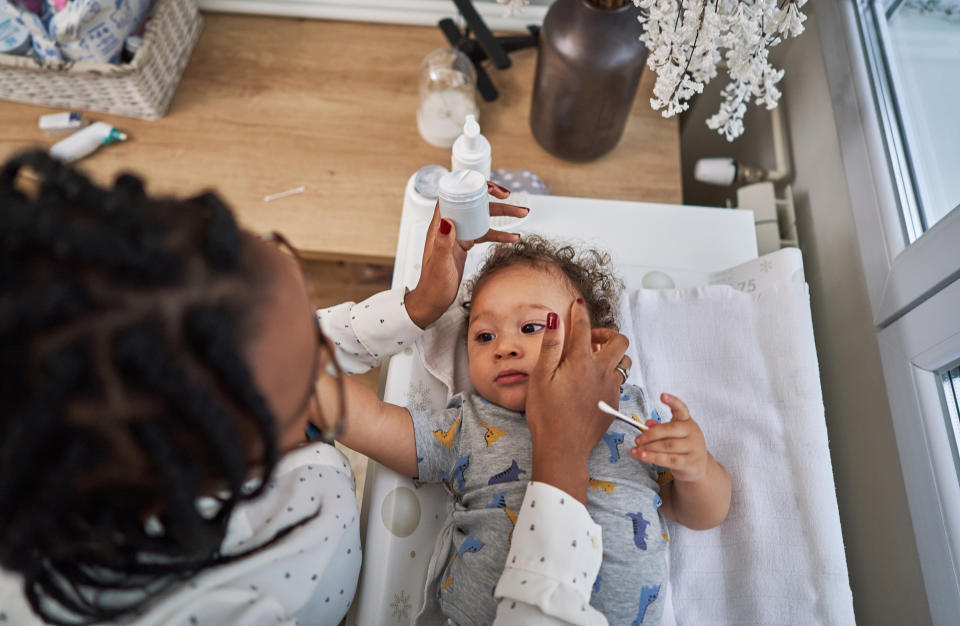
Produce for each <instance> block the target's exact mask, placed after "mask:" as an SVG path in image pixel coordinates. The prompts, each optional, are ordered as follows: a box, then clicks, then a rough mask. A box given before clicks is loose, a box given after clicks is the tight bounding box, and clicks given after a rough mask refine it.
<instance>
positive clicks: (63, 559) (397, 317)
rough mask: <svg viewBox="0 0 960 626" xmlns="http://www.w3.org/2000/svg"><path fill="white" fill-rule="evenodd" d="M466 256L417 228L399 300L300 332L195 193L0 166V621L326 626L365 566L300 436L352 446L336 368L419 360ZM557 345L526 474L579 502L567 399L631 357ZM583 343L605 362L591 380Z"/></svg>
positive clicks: (285, 285)
mask: <svg viewBox="0 0 960 626" xmlns="http://www.w3.org/2000/svg"><path fill="white" fill-rule="evenodd" d="M29 174H32V176H31V177H32V178H33V179H34V180H33V181H32V184H31V181H30V180H25V179H27V178H28V176H27V175H29ZM491 193H493V194H494V195H495V196H497V197H498V198H504V197H506V195H507V193H508V192H506V190H503V189H502V188H497V187H496V186H492V187H491ZM526 211H527V209H522V208H520V207H514V206H512V205H507V204H501V203H491V212H492V213H493V214H499V215H516V216H521V215H525V214H526ZM515 238H516V235H510V234H506V233H500V232H498V231H490V232H489V233H488V234H487V235H486V236H485V237H484V238H483V239H481V240H478V241H487V240H489V241H512V240H515ZM470 245H472V243H470V244H464V243H462V242H457V241H456V239H455V231H454V229H453V227H452V224H451V223H450V222H448V221H446V220H441V219H440V218H439V215H438V214H435V215H434V219H433V222H432V223H431V225H430V227H429V230H428V234H427V239H426V244H425V249H424V260H423V271H422V276H423V277H424V279H423V280H422V281H421V283H420V284H418V286H417V288H416V289H414V290H413V291H409V292H406V291H405V290H394V291H387V292H384V293H380V294H377V295H375V296H373V297H371V298H369V299H368V300H366V301H364V302H361V303H344V304H342V305H338V306H336V307H332V308H330V309H326V310H324V311H319V312H316V315H314V314H313V312H312V309H311V306H310V296H309V281H308V280H306V277H305V275H304V273H303V267H302V264H301V263H300V260H299V257H298V256H297V253H296V251H295V250H294V249H293V248H292V246H290V244H289V243H288V242H287V241H286V239H284V238H283V237H282V236H281V235H279V234H272V235H269V236H267V237H260V236H256V235H253V234H251V233H249V232H246V231H244V230H242V229H241V228H239V227H238V225H237V224H236V222H235V220H234V218H233V215H232V213H231V211H230V210H229V209H228V208H227V207H226V206H225V205H224V204H223V203H222V202H221V201H220V200H219V199H218V197H217V196H216V195H214V194H212V193H206V194H203V195H200V196H197V197H194V198H190V199H185V200H175V199H169V198H152V197H150V196H148V195H147V194H146V193H145V191H144V188H143V185H142V183H141V181H140V180H139V179H138V178H136V177H134V176H130V175H123V176H120V177H119V178H117V180H116V181H115V183H114V184H113V186H112V187H111V188H102V187H99V186H97V185H95V184H93V183H91V182H90V181H89V180H88V179H87V178H86V177H85V176H83V175H82V174H80V173H79V172H77V171H76V170H74V169H72V168H70V167H68V166H65V165H63V164H60V163H58V162H56V161H54V160H52V159H50V158H49V157H47V156H46V155H44V154H41V153H39V152H29V153H25V154H22V155H20V156H17V157H14V158H13V159H11V160H10V161H8V162H7V163H6V164H4V165H3V166H2V169H0V372H2V373H3V375H2V376H0V567H2V568H3V569H4V570H7V571H9V572H12V573H13V574H15V575H16V576H17V578H18V579H19V580H20V581H21V584H20V586H19V587H18V590H19V593H18V594H17V595H20V594H22V597H14V594H12V593H11V592H10V589H11V587H10V586H9V585H5V586H2V587H0V626H5V624H4V623H5V622H6V623H16V624H20V623H28V622H27V621H26V620H28V619H29V620H31V621H30V622H29V623H34V622H35V621H36V619H37V617H36V616H39V617H40V618H42V619H43V620H44V621H46V622H49V623H56V624H79V623H102V622H110V623H123V624H128V623H135V624H184V625H187V624H234V625H241V624H250V625H254V624H274V623H286V624H293V623H303V624H328V623H332V624H335V623H337V622H338V621H340V619H341V618H342V617H343V616H344V614H345V613H346V610H347V608H348V607H349V605H350V603H351V601H352V598H353V595H354V593H355V590H356V582H357V577H358V573H359V566H360V543H359V526H358V524H359V520H358V514H357V507H356V499H355V496H354V491H353V488H354V487H353V484H352V481H353V477H352V474H351V472H350V468H349V465H348V464H347V462H346V460H345V459H344V457H343V455H341V454H340V453H339V452H338V451H336V449H335V448H333V447H332V446H330V445H328V444H327V443H322V442H318V443H309V442H307V437H306V436H305V432H308V431H309V432H311V433H312V434H313V435H314V437H311V438H316V437H317V436H322V437H323V438H324V439H325V440H326V441H328V442H329V441H332V440H333V438H335V437H336V436H337V435H338V434H339V432H341V431H342V429H344V428H349V424H344V423H343V420H342V418H343V416H344V415H345V411H344V406H343V402H344V400H343V398H344V396H343V394H342V393H341V381H342V378H341V377H342V375H343V372H348V373H354V372H361V371H364V370H366V369H369V368H370V367H373V366H375V365H376V364H377V363H379V361H380V360H381V359H383V358H384V357H386V356H389V354H391V353H392V352H395V351H396V350H399V349H402V348H403V347H404V346H406V345H409V344H410V343H412V342H413V341H415V340H416V338H417V337H418V336H419V333H420V332H422V329H423V328H425V327H426V326H428V325H429V324H430V323H432V322H433V321H434V320H436V319H437V318H438V317H439V316H440V315H441V314H442V313H443V312H444V311H445V310H446V308H447V307H448V306H449V304H450V303H452V301H453V299H454V298H455V296H456V293H457V288H458V285H459V282H460V279H461V277H462V273H463V265H464V260H465V256H466V251H467V250H468V249H469V247H470ZM575 331H576V329H571V331H570V332H568V337H567V339H566V343H567V347H568V349H569V346H570V345H571V344H572V343H574V342H577V345H578V346H579V345H580V344H583V345H584V346H586V351H585V352H583V351H581V350H579V349H578V350H570V352H571V354H572V353H574V352H575V353H576V358H574V357H573V356H570V357H568V358H563V359H561V356H560V351H561V348H563V346H564V341H565V340H564V338H563V335H562V334H561V335H559V336H558V339H557V341H555V342H554V344H555V347H556V350H555V354H554V355H552V356H551V357H550V358H551V359H553V361H552V362H551V364H550V368H548V369H549V373H550V375H545V376H543V377H542V380H541V381H540V384H541V387H543V389H544V391H543V392H542V393H540V394H539V395H538V394H537V393H533V392H532V395H531V398H532V402H533V407H534V408H532V409H529V410H528V411H529V413H530V414H531V416H532V417H531V418H530V419H534V420H536V419H538V417H537V416H538V414H539V415H542V416H544V418H543V419H546V417H545V416H549V418H550V420H551V421H552V422H554V423H556V422H557V420H561V421H565V423H567V424H569V425H570V426H571V430H570V434H569V436H568V435H564V436H562V437H558V438H555V439H553V440H551V441H547V440H546V439H545V438H543V439H542V440H541V441H540V442H539V448H538V445H537V444H538V442H535V446H534V447H535V453H534V459H535V462H534V468H533V474H534V480H539V481H541V482H543V483H546V485H545V487H547V488H554V487H558V488H560V489H564V490H565V491H566V492H567V493H570V494H572V495H573V496H574V497H575V498H578V496H579V492H580V490H581V488H582V490H583V492H584V494H585V491H586V478H584V479H583V480H582V481H581V480H580V478H579V477H577V476H574V474H575V472H573V471H571V467H572V468H574V469H576V467H577V464H576V463H575V462H574V463H571V458H577V453H578V451H579V449H580V448H584V449H585V450H586V451H587V452H589V450H590V449H592V446H593V444H594V443H596V441H597V440H599V437H600V435H601V434H602V433H603V431H604V430H605V429H606V424H607V423H608V420H605V419H603V418H599V417H597V418H596V419H583V416H584V415H589V416H590V417H591V418H594V417H596V413H597V411H596V410H594V409H592V408H590V407H589V404H588V403H589V401H590V399H592V395H593V394H590V393H584V392H583V388H581V389H580V390H578V391H577V392H576V393H575V394H574V395H575V397H573V398H572V397H571V394H572V393H573V389H572V387H573V386H572V385H570V384H569V382H570V381H573V380H577V381H578V382H579V383H580V384H581V385H582V384H583V383H584V381H591V380H593V381H597V384H598V385H599V384H600V382H601V381H604V382H606V381H607V379H611V380H617V381H619V379H618V378H617V376H618V375H617V374H616V373H615V371H614V365H615V364H616V362H617V361H618V360H619V358H620V356H622V354H623V351H624V350H625V348H626V345H625V339H624V338H622V336H620V335H616V334H609V333H608V334H604V335H596V334H594V336H593V337H591V336H590V335H591V333H590V331H589V325H588V323H587V326H586V335H584V331H583V329H581V330H580V333H579V337H578V339H575V338H574V337H575V336H577V333H576V332H575ZM594 333H596V331H594ZM590 341H593V342H594V343H598V342H599V343H604V344H606V345H607V346H609V349H608V350H606V351H601V354H605V353H609V354H606V356H604V358H603V360H602V363H599V364H598V357H597V356H595V355H593V354H591V351H590V348H589V342H590ZM547 343H548V341H546V340H545V345H546V344H547ZM545 352H546V349H545ZM617 353H618V354H617ZM614 357H615V358H614ZM609 359H613V364H609V363H607V361H608V360H609ZM545 367H546V366H545ZM544 371H545V372H547V370H546V369H545V370H544ZM531 384H533V383H531ZM561 388H562V389H561ZM568 388H569V389H568ZM597 395H599V391H598V393H597ZM538 398H542V400H540V401H538ZM594 406H595V401H594ZM536 407H540V410H539V411H537V409H536ZM591 438H592V440H591ZM581 442H583V443H581ZM537 449H539V450H540V455H539V457H538V456H537V452H536V450H537ZM571 450H572V452H571ZM538 458H539V461H538V460H537V459H538ZM581 482H582V484H581ZM532 484H536V483H532ZM549 485H554V487H549ZM558 493H562V492H559V491H558ZM584 515H585V513H584ZM587 519H589V518H587ZM585 523H586V522H585ZM590 528H592V524H591V525H590ZM596 566H597V567H599V562H597V563H596ZM576 567H578V568H579V567H580V566H579V565H577V566H576ZM587 567H589V568H592V567H593V565H592V564H590V565H587ZM508 569H509V568H508ZM5 576H6V577H8V578H9V576H10V574H7V575H5ZM510 597H511V594H510V592H509V591H507V592H506V593H505V594H504V598H505V600H506V599H510ZM586 598H587V601H589V593H587V596H586ZM24 599H25V600H26V602H27V603H28V604H29V607H30V609H31V610H32V612H33V614H35V615H29V614H27V613H24V612H20V613H17V608H16V607H15V604H16V602H17V601H19V602H20V604H21V610H22V605H23V601H24ZM517 601H519V602H520V603H521V608H522V607H523V606H526V604H525V603H530V604H535V603H533V602H532V601H531V600H529V599H528V598H525V597H522V596H518V597H517V598H516V601H514V602H513V604H514V605H516V602H517ZM541 609H542V607H541ZM541 609H537V608H536V607H535V606H534V608H533V609H532V610H533V612H534V613H537V612H538V611H541Z"/></svg>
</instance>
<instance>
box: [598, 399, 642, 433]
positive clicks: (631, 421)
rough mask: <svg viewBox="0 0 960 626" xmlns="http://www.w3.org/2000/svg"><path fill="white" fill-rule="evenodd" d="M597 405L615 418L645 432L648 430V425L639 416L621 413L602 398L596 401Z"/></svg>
mask: <svg viewBox="0 0 960 626" xmlns="http://www.w3.org/2000/svg"><path fill="white" fill-rule="evenodd" d="M597 406H598V407H600V410H601V411H603V412H604V413H607V414H609V415H612V416H614V417H615V418H617V419H619V420H622V421H624V422H626V423H628V424H630V425H631V426H633V427H634V428H637V429H639V430H641V431H642V432H647V431H648V430H650V427H649V426H647V425H646V424H644V423H643V422H641V421H640V418H638V417H631V416H628V415H624V414H623V413H621V412H620V411H618V410H616V409H615V408H613V407H612V406H610V405H609V404H607V403H606V402H604V401H603V400H601V401H600V402H597Z"/></svg>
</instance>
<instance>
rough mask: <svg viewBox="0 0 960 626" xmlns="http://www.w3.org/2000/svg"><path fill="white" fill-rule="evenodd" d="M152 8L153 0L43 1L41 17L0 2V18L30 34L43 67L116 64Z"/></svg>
mask: <svg viewBox="0 0 960 626" xmlns="http://www.w3.org/2000/svg"><path fill="white" fill-rule="evenodd" d="M152 5H153V0H70V1H69V2H68V1H66V0H46V1H45V3H44V6H43V16H42V17H41V16H38V15H36V14H35V13H33V12H31V11H29V10H27V9H26V8H24V7H22V6H20V5H19V4H17V3H14V2H12V1H11V0H0V16H5V17H8V18H12V19H13V20H15V21H16V22H17V23H18V24H20V25H22V26H23V27H25V28H26V29H27V30H28V31H29V32H30V36H31V38H32V42H33V52H34V54H35V55H36V56H37V58H39V59H40V61H41V62H42V63H43V64H45V65H57V64H59V63H62V62H65V61H92V62H95V63H116V62H118V61H119V60H120V53H121V51H122V50H123V44H124V41H125V40H126V38H127V37H129V36H131V35H133V34H135V33H136V32H137V31H138V30H139V28H140V26H141V24H142V23H143V21H144V19H146V17H147V13H148V12H149V11H150V8H151V6H152Z"/></svg>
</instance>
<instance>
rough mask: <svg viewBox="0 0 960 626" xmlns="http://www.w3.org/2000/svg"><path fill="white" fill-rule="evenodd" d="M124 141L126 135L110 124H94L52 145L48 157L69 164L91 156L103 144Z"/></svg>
mask: <svg viewBox="0 0 960 626" xmlns="http://www.w3.org/2000/svg"><path fill="white" fill-rule="evenodd" d="M126 139H127V136H126V134H124V133H122V132H120V131H119V130H117V129H116V128H114V127H113V126H111V125H110V124H107V123H106V122H96V123H95V124H91V125H90V126H87V127H86V128H84V129H82V130H78V131H77V132H75V133H73V134H72V135H70V136H69V137H67V138H66V139H64V140H62V141H58V142H57V143H55V144H53V146H51V148H50V156H52V157H53V158H55V159H59V160H60V161H63V162H64V163H70V162H71V161H77V160H79V159H82V158H83V157H85V156H87V155H88V154H92V153H93V152H95V151H96V150H97V148H99V147H100V146H102V145H104V144H108V143H114V142H117V141H126Z"/></svg>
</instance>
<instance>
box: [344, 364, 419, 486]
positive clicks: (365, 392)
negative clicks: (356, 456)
mask: <svg viewBox="0 0 960 626" xmlns="http://www.w3.org/2000/svg"><path fill="white" fill-rule="evenodd" d="M344 392H345V393H346V399H345V400H346V402H345V404H346V412H347V415H346V420H345V428H344V431H343V434H342V435H340V437H339V438H338V441H339V442H340V443H342V444H343V445H345V446H347V447H348V448H351V449H353V450H356V451H357V452H360V453H362V454H366V455H367V456H368V457H370V458H371V459H373V460H374V461H376V462H378V463H381V464H382V465H386V466H387V467H389V468H390V469H392V470H393V471H395V472H397V473H399V474H402V475H404V476H411V477H415V476H416V475H417V472H418V470H417V445H416V441H415V439H414V432H413V419H412V418H411V417H410V412H409V411H408V410H407V409H405V408H403V407H402V406H397V405H395V404H390V403H388V402H383V401H382V400H380V399H379V398H378V397H377V394H375V393H374V392H373V390H372V389H370V388H369V387H366V386H364V385H362V384H360V383H358V382H356V381H355V380H353V379H351V378H350V377H349V376H347V377H345V378H344Z"/></svg>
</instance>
